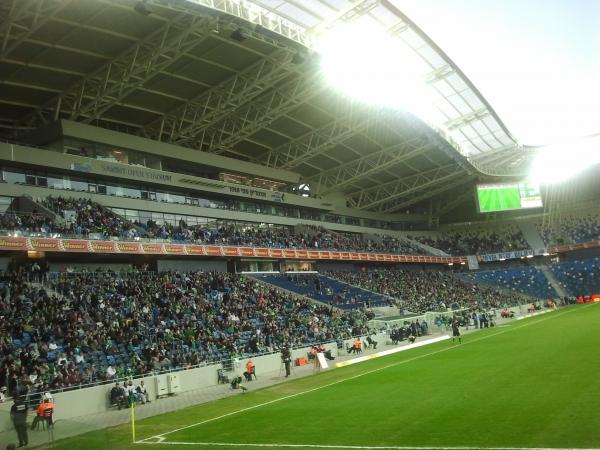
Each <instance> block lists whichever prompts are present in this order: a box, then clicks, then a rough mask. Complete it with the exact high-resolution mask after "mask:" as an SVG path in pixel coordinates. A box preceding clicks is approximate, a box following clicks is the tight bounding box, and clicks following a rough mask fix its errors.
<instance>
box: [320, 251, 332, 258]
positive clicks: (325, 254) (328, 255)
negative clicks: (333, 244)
mask: <svg viewBox="0 0 600 450" xmlns="http://www.w3.org/2000/svg"><path fill="white" fill-rule="evenodd" d="M319 259H335V258H334V257H333V253H332V252H319Z"/></svg>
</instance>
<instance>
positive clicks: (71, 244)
mask: <svg viewBox="0 0 600 450" xmlns="http://www.w3.org/2000/svg"><path fill="white" fill-rule="evenodd" d="M94 242H95V241H94ZM61 243H62V248H63V249H64V251H65V252H86V253H90V251H93V250H90V248H89V247H88V244H89V243H90V241H83V240H76V239H63V240H62V242H61Z"/></svg>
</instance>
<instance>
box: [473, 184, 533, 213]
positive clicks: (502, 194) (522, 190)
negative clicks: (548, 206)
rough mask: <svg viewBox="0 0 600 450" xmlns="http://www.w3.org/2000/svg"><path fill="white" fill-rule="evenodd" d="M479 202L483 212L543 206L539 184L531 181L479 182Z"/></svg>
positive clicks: (480, 210) (480, 209)
mask: <svg viewBox="0 0 600 450" xmlns="http://www.w3.org/2000/svg"><path fill="white" fill-rule="evenodd" d="M477 203H478V205H479V212H481V213H489V212H497V211H511V210H515V209H529V208H540V207H542V206H543V204H542V195H541V194H540V187H539V185H538V184H536V183H532V182H529V181H523V182H520V183H519V182H515V183H488V184H478V185H477Z"/></svg>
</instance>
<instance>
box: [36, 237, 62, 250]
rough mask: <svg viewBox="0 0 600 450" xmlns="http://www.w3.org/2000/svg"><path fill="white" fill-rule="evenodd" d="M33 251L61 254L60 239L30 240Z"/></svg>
mask: <svg viewBox="0 0 600 450" xmlns="http://www.w3.org/2000/svg"><path fill="white" fill-rule="evenodd" d="M30 242H31V249H32V250H36V251H39V252H60V250H61V249H60V240H59V239H40V238H32V239H30Z"/></svg>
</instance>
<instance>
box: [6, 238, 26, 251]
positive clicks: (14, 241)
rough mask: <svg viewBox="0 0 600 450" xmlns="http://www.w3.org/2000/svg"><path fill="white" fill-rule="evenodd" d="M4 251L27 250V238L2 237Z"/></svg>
mask: <svg viewBox="0 0 600 450" xmlns="http://www.w3.org/2000/svg"><path fill="white" fill-rule="evenodd" d="M0 248H1V249H2V250H27V238H24V237H2V238H0Z"/></svg>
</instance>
